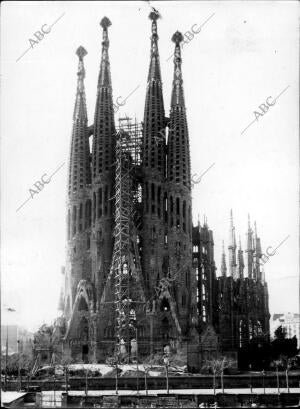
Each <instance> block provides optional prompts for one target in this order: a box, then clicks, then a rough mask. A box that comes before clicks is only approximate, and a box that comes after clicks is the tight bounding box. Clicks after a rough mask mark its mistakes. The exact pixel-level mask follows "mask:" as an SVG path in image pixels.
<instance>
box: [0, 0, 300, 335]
mask: <svg viewBox="0 0 300 409" xmlns="http://www.w3.org/2000/svg"><path fill="white" fill-rule="evenodd" d="M151 4H153V5H154V7H156V8H157V9H158V10H159V12H160V13H161V15H162V19H161V20H159V22H158V31H159V51H160V58H161V70H162V77H163V82H164V97H165V99H164V101H165V110H166V114H167V115H168V113H169V106H170V94H171V85H172V76H173V63H172V59H170V60H169V61H166V60H167V58H168V57H169V56H170V54H172V52H173V43H172V42H171V41H170V38H171V36H172V34H173V33H174V32H175V31H176V30H180V31H182V32H183V33H184V32H186V31H188V30H190V28H191V27H192V26H193V25H194V24H197V27H199V26H200V25H201V24H203V23H204V22H205V21H206V20H207V19H208V18H209V17H210V16H211V15H213V14H214V13H215V14H214V15H213V16H212V17H211V19H210V20H209V21H208V22H207V23H206V24H205V25H204V26H203V27H202V30H201V32H200V33H199V34H197V35H196V36H195V38H194V39H193V40H192V41H191V42H190V43H189V44H187V45H184V47H183V75H184V88H185V99H186V106H187V115H188V123H189V132H190V146H191V159H192V173H197V174H198V175H201V174H202V173H203V172H204V171H205V170H206V169H207V168H208V167H209V166H211V165H212V164H213V163H215V165H214V166H213V167H212V168H211V169H210V170H209V171H208V172H207V173H206V174H205V175H204V176H203V178H202V180H201V183H199V184H198V185H196V186H195V188H194V190H193V199H194V200H193V213H194V220H195V221H196V219H197V214H200V218H201V220H203V215H204V214H206V216H207V218H208V224H209V226H210V228H211V229H213V231H214V239H215V255H216V256H215V259H216V263H217V266H218V267H219V266H220V259H221V254H220V252H221V246H222V239H225V244H226V245H228V242H227V239H228V231H229V211H230V208H233V212H234V220H235V225H236V230H237V232H238V233H240V234H241V237H242V242H243V246H244V242H245V232H246V228H247V213H248V212H249V213H250V214H251V218H252V220H254V219H256V221H257V225H258V232H259V235H260V237H261V240H262V246H263V250H265V249H266V248H267V247H268V246H272V247H273V248H275V247H276V246H277V245H278V244H279V243H280V242H281V241H282V240H283V239H285V238H286V237H287V236H288V235H289V238H288V239H287V240H286V242H285V243H284V244H283V245H282V246H281V247H280V248H279V249H278V250H277V252H276V254H275V255H274V256H273V257H271V258H270V260H269V261H268V262H267V263H266V265H265V270H266V278H267V281H268V283H269V292H270V309H271V313H274V312H284V311H293V312H296V311H298V294H299V284H298V282H299V280H298V276H299V263H298V260H299V250H298V243H299V239H298V230H299V220H298V197H299V196H298V186H299V179H298V174H299V171H298V160H299V158H298V151H299V150H298V86H299V85H298V70H299V64H298V29H297V19H298V16H299V13H298V10H299V9H298V3H297V2H296V1H294V2H288V1H282V2H279V1H278V2H275V1H272V2H271V1H266V2H254V1H253V2H230V1H226V2H225V1H223V2H210V1H207V2H205V1H201V2H200V1H199V2H188V1H182V2H175V1H174V2H158V1H155V2H152V3H151ZM149 12H150V7H149V4H148V3H146V2H144V1H135V2H73V3H72V2H32V3H26V2H20V3H17V2H6V3H4V4H3V3H2V16H1V17H2V21H1V22H2V25H1V26H2V27H1V54H2V55H1V75H2V99H1V102H2V104H1V110H2V111H1V114H2V115H1V117H2V121H1V135H2V141H1V143H2V146H1V147H2V150H1V153H2V156H1V164H2V168H1V176H2V179H1V182H2V197H1V198H2V200H1V206H2V207H1V213H2V214H1V216H2V237H1V238H2V242H1V244H2V249H1V250H2V252H1V255H2V257H1V261H2V304H6V305H8V306H11V307H14V308H16V309H17V311H18V312H17V313H15V314H14V313H11V314H10V316H9V318H7V315H6V314H4V313H3V316H2V320H3V323H7V322H8V321H9V322H10V323H14V322H18V323H19V324H22V325H25V326H27V327H29V328H36V327H37V326H38V325H39V324H41V323H42V322H48V321H51V320H52V319H53V318H54V317H55V316H56V308H57V303H58V296H59V291H60V285H61V281H62V277H61V273H60V270H61V266H62V265H63V264H64V262H65V240H66V235H65V203H66V181H67V160H68V154H69V143H70V136H71V128H72V114H73V107H74V100H75V90H76V72H77V56H76V55H75V50H76V48H77V47H78V46H79V45H83V46H84V47H85V48H86V49H87V51H88V55H87V56H86V57H85V68H86V81H85V83H86V95H87V107H88V116H89V124H92V123H93V116H94V108H95V99H96V87H97V76H98V71H99V62H100V56H101V38H102V33H101V30H100V27H99V21H100V20H101V18H102V17H103V16H105V15H106V16H108V17H109V18H110V20H111V21H112V26H111V27H110V28H109V37H110V61H111V70H112V82H113V95H114V100H116V98H117V97H118V96H122V97H123V98H125V97H126V96H127V95H128V94H129V93H130V92H131V91H133V90H134V89H135V88H136V87H137V86H138V85H140V87H139V88H138V89H137V90H136V91H135V92H134V94H133V95H132V96H131V97H130V98H129V99H128V100H127V103H126V105H125V106H124V107H123V108H122V109H120V111H119V113H120V114H121V115H123V114H125V113H126V114H128V115H130V116H134V115H136V117H137V118H138V120H142V117H143V108H144V98H145V90H146V79H147V73H148V66H149V53H150V40H149V37H150V25H151V22H150V20H148V14H149ZM63 13H65V14H64V15H63V17H62V18H61V19H60V20H59V21H58V22H57V23H56V24H55V25H54V26H53V27H52V30H51V32H50V33H48V34H46V35H45V38H43V39H42V40H41V41H40V42H39V43H38V44H35V45H34V46H33V48H32V49H30V50H29V51H28V52H27V53H26V54H25V55H24V56H23V57H22V58H21V59H20V60H19V61H18V62H16V60H17V59H18V58H19V57H20V56H21V55H22V54H23V52H24V51H25V50H26V49H28V48H29V47H30V43H29V39H30V38H32V39H34V38H35V37H34V33H35V32H36V31H38V30H40V29H41V27H42V26H43V24H47V27H48V26H49V25H51V24H53V23H54V22H55V20H57V19H58V18H59V17H60V16H61V15H62V14H63ZM45 29H46V30H47V28H46V27H45ZM287 86H289V88H288V89H287V90H286V91H285V92H284V93H283V94H282V95H281V96H280V98H279V99H278V100H277V102H276V104H275V105H274V106H272V107H271V108H270V109H269V111H268V112H267V113H266V114H265V115H264V116H263V117H260V118H259V120H258V121H257V122H255V123H253V124H252V125H251V126H250V127H249V128H248V129H247V130H246V131H245V132H244V133H243V134H242V135H241V132H242V131H243V129H244V128H245V127H246V126H247V125H248V124H249V123H250V122H251V121H252V120H253V119H255V117H254V114H253V112H254V111H255V110H257V109H258V106H259V105H260V104H262V103H264V102H265V100H266V98H267V97H269V96H272V98H275V97H276V96H277V95H278V94H280V93H281V92H282V91H283V90H284V89H285V88H286V87H287ZM117 117H118V114H117ZM64 162H65V165H64V166H63V167H62V168H61V169H60V170H59V171H58V172H57V173H56V174H55V175H54V176H53V179H52V180H51V182H50V183H49V184H48V185H46V186H45V188H44V189H43V190H42V191H41V192H40V193H39V194H37V195H35V196H34V198H33V199H32V200H29V201H28V202H27V203H26V204H25V205H24V207H23V208H22V209H20V210H19V211H18V212H16V209H17V208H18V207H19V206H20V205H21V204H22V203H23V202H24V201H25V200H26V199H27V198H28V197H29V196H30V194H29V189H30V188H33V184H34V183H35V182H36V181H38V180H39V179H40V178H41V176H42V175H43V174H45V173H47V175H48V176H49V175H50V174H52V173H53V172H54V171H55V170H56V169H57V168H58V167H59V166H60V165H61V164H63V163H64Z"/></svg>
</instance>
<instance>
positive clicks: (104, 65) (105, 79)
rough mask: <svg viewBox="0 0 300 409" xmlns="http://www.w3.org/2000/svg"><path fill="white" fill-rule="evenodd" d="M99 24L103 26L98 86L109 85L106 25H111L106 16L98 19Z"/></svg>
mask: <svg viewBox="0 0 300 409" xmlns="http://www.w3.org/2000/svg"><path fill="white" fill-rule="evenodd" d="M100 26H101V27H102V28H103V32H102V58H101V65H100V74H99V78H98V88H99V87H111V76H110V63H109V56H108V48H109V39H108V30H107V29H108V27H109V26H111V22H110V20H109V19H108V18H107V17H103V19H102V20H101V21H100Z"/></svg>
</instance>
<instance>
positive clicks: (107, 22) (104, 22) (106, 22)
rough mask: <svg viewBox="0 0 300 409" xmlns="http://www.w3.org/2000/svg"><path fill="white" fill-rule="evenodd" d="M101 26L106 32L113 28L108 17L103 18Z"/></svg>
mask: <svg viewBox="0 0 300 409" xmlns="http://www.w3.org/2000/svg"><path fill="white" fill-rule="evenodd" d="M100 26H101V27H102V28H103V30H106V29H107V27H109V26H111V21H110V19H109V18H108V17H103V19H102V20H101V21H100Z"/></svg>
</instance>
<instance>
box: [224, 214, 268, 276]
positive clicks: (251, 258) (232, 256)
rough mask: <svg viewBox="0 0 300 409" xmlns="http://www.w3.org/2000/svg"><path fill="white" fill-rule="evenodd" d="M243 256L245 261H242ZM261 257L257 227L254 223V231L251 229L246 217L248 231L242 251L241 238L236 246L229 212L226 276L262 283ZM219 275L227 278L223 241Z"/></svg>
mask: <svg viewBox="0 0 300 409" xmlns="http://www.w3.org/2000/svg"><path fill="white" fill-rule="evenodd" d="M244 254H245V260H244ZM261 257H262V250H261V242H260V238H259V237H258V236H257V226H256V222H254V229H252V227H251V223H250V216H249V215H248V230H247V233H246V248H245V250H242V244H241V237H240V236H239V246H238V248H237V245H236V231H235V226H234V222H233V212H232V209H231V210H230V227H229V240H228V276H229V277H232V278H233V279H234V280H237V279H243V278H251V279H254V280H258V281H264V277H263V275H264V273H263V271H262V267H261V263H260V259H261ZM221 275H222V276H224V277H226V276H227V265H226V254H225V247H224V241H223V249H222V257H221Z"/></svg>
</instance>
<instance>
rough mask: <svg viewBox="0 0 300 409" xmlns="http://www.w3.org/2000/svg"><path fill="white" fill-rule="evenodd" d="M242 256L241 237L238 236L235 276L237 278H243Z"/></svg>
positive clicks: (243, 264) (243, 265)
mask: <svg viewBox="0 0 300 409" xmlns="http://www.w3.org/2000/svg"><path fill="white" fill-rule="evenodd" d="M244 267H245V263H244V256H243V250H242V244H241V237H240V236H239V249H238V267H237V277H238V278H242V279H243V278H244Z"/></svg>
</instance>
